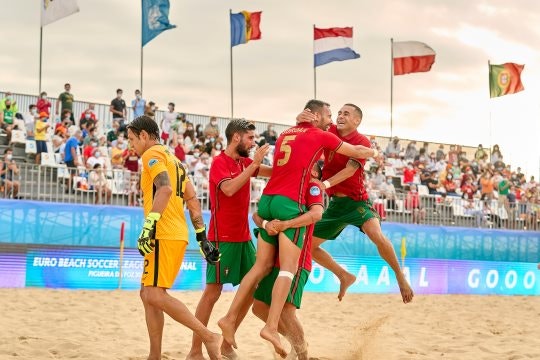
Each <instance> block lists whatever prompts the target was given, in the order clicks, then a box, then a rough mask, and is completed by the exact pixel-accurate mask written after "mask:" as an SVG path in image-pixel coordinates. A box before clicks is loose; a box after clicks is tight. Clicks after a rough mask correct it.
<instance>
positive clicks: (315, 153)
mask: <svg viewBox="0 0 540 360" xmlns="http://www.w3.org/2000/svg"><path fill="white" fill-rule="evenodd" d="M342 143H343V142H342V141H341V140H340V139H339V138H338V137H337V136H335V135H334V134H331V133H329V132H325V131H322V130H321V129H319V128H317V127H315V126H313V125H312V124H310V123H301V124H299V125H296V126H293V127H291V128H289V129H287V130H285V131H283V132H282V133H281V135H280V136H279V138H278V139H277V141H276V148H275V151H274V165H273V169H272V176H271V177H270V180H269V181H268V184H267V185H266V187H265V188H264V191H263V194H264V195H282V196H286V197H288V198H289V199H291V200H293V201H296V202H298V203H299V204H302V205H304V204H305V203H306V200H305V193H306V188H307V185H308V182H309V178H310V174H311V168H312V167H313V163H314V162H315V161H317V160H319V158H320V157H321V154H322V151H323V150H324V149H329V150H331V151H336V150H337V149H339V147H340V146H341V144H342Z"/></svg>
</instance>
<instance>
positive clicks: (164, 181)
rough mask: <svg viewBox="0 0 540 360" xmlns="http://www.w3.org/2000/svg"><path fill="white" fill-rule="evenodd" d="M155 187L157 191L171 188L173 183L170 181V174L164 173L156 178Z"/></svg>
mask: <svg viewBox="0 0 540 360" xmlns="http://www.w3.org/2000/svg"><path fill="white" fill-rule="evenodd" d="M154 185H155V186H156V189H159V188H160V187H163V186H171V181H170V179H169V174H167V172H166V171H162V172H160V173H159V174H157V176H156V177H155V178H154Z"/></svg>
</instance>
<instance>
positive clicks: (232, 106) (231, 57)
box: [229, 9, 234, 120]
mask: <svg viewBox="0 0 540 360" xmlns="http://www.w3.org/2000/svg"><path fill="white" fill-rule="evenodd" d="M231 16H232V9H229V23H230V22H231ZM229 27H230V25H229ZM230 32H231V39H232V28H231V30H230ZM232 48H233V46H232V40H230V41H229V50H230V66H231V120H232V119H233V118H234V85H233V49H232Z"/></svg>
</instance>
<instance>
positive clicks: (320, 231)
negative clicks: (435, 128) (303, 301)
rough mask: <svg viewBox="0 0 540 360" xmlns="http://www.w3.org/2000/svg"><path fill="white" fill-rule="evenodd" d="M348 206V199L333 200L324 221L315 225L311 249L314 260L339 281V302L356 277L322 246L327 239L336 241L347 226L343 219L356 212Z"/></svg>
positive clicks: (323, 218)
mask: <svg viewBox="0 0 540 360" xmlns="http://www.w3.org/2000/svg"><path fill="white" fill-rule="evenodd" d="M347 206H348V207H350V204H349V203H348V201H347V198H332V200H331V201H330V204H329V206H328V209H327V210H326V211H325V212H324V213H323V216H322V219H321V220H320V221H318V222H317V223H316V224H315V229H314V231H313V243H312V248H311V254H312V256H313V260H315V261H316V262H317V264H319V265H321V266H322V267H324V268H326V269H328V270H330V271H331V272H332V273H333V274H334V275H336V276H337V278H338V279H339V283H340V286H339V293H338V299H339V301H341V300H342V299H343V296H345V292H346V291H347V289H348V288H349V286H351V285H352V284H354V282H355V281H356V276H355V275H353V274H351V273H349V272H348V271H347V270H345V269H344V268H342V267H341V265H339V264H338V263H337V262H336V261H335V260H334V258H333V257H332V255H330V254H329V253H328V252H327V251H326V250H324V249H323V248H321V247H320V246H321V244H323V243H324V242H325V241H326V240H325V239H329V240H334V239H335V238H337V237H338V236H339V234H341V232H342V231H343V229H344V228H345V227H346V226H347V223H346V222H345V221H343V219H342V217H343V215H346V214H347V212H348V211H354V209H349V208H348V207H347Z"/></svg>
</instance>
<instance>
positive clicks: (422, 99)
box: [0, 0, 540, 176]
mask: <svg viewBox="0 0 540 360" xmlns="http://www.w3.org/2000/svg"><path fill="white" fill-rule="evenodd" d="M78 3H79V6H80V9H81V11H80V12H79V13H78V14H75V15H72V16H70V17H67V18H65V19H62V20H60V21H58V22H56V23H53V24H50V25H48V26H46V27H45V28H44V30H43V33H44V43H43V51H44V55H43V88H44V90H46V91H48V93H49V95H52V96H56V95H57V94H58V93H60V92H61V90H62V87H63V84H64V83H65V82H70V83H71V84H72V90H73V93H74V94H75V97H76V98H77V99H79V100H88V101H95V102H106V103H108V102H109V101H110V100H111V99H112V98H113V97H114V96H115V90H116V88H118V87H121V88H123V89H124V94H125V96H124V97H125V98H127V99H131V98H132V95H133V91H134V90H135V89H136V88H138V87H139V73H140V21H141V20H140V16H141V14H140V1H138V0H137V1H136V0H114V1H110V0H79V1H78ZM2 6H3V11H2V21H1V22H0V23H1V25H0V27H1V29H2V34H3V35H4V36H3V38H4V46H3V47H2V50H1V51H0V66H1V68H2V77H1V79H0V88H1V89H3V90H11V91H14V92H21V93H29V94H36V93H37V91H38V65H39V24H40V22H39V6H40V1H39V0H26V1H14V0H13V1H9V2H4V3H3V5H2ZM229 9H232V10H233V12H238V11H241V10H248V11H250V10H251V11H257V10H262V11H263V14H262V21H261V29H262V39H261V40H259V41H253V42H250V43H248V44H245V45H240V46H237V47H235V48H234V49H233V56H234V74H235V76H234V85H235V116H237V117H245V118H248V119H253V120H260V121H267V122H278V123H289V124H292V123H293V121H294V117H295V115H296V114H297V113H298V112H299V111H300V110H301V108H302V106H303V104H304V103H305V102H306V100H308V99H309V98H311V97H313V42H312V41H313V40H312V37H313V35H312V29H313V25H314V24H316V25H317V26H318V27H343V26H353V27H354V47H355V50H356V51H357V52H358V53H360V55H361V58H360V59H357V60H352V61H346V62H339V63H338V62H335V63H331V64H328V65H325V66H322V67H319V68H317V84H318V89H317V94H318V97H319V98H321V99H324V100H326V101H328V102H330V103H331V104H332V105H333V111H334V113H337V111H338V109H339V107H340V106H341V105H342V104H343V103H346V102H353V103H355V104H357V105H359V106H360V107H361V108H362V109H363V111H364V120H363V123H362V125H361V127H360V130H361V131H362V132H364V133H367V134H377V135H389V134H390V126H389V118H390V114H389V113H390V38H391V37H393V38H394V40H395V41H405V40H416V41H422V42H425V43H427V44H429V45H430V46H431V47H432V48H433V49H434V50H435V51H436V52H437V58H436V62H435V64H434V66H433V68H432V71H431V72H429V73H421V74H413V75H405V76H399V77H395V78H394V131H393V132H394V134H395V135H398V136H400V137H402V138H409V139H412V138H414V139H418V140H428V141H430V140H431V141H443V142H447V143H463V144H467V145H474V146H476V145H477V144H479V143H482V144H483V145H484V146H489V145H490V144H495V143H498V144H499V145H500V146H501V150H502V152H503V155H504V156H505V158H506V159H507V160H510V162H511V163H512V164H515V165H521V166H522V168H524V169H526V170H527V173H529V174H533V175H537V176H538V172H539V167H540V142H538V134H540V125H539V123H540V102H539V101H538V98H539V94H540V27H539V26H538V24H539V23H540V3H538V2H537V1H534V0H520V1H514V2H508V1H500V0H494V1H464V0H456V1H446V0H440V1H438V0H409V1H388V0H381V1H378V2H360V1H354V0H341V1H334V2H329V1H308V0H297V1H294V2H291V1H285V0H273V1H270V0H266V1H262V0H253V1H215V0H197V1H193V0H191V1H188V0H182V1H180V0H171V13H170V19H171V22H172V23H173V24H176V25H177V26H178V27H177V28H176V29H173V30H169V31H167V32H164V33H163V34H161V35H160V36H158V37H157V38H156V39H154V40H153V41H151V42H150V43H149V44H148V45H147V46H145V48H144V50H145V57H144V64H145V66H144V75H145V78H144V95H145V97H146V98H147V99H152V100H154V101H156V102H157V103H158V104H159V105H161V108H165V106H166V104H167V103H168V102H169V101H173V102H175V103H176V104H177V109H178V110H181V111H185V112H189V113H200V114H209V115H219V116H229V115H230V83H229V80H230V73H229V20H228V13H229ZM6 14H9V16H6ZM6 40H7V42H6ZM488 60H491V62H492V63H494V64H497V63H504V62H516V63H522V64H525V70H524V72H523V74H522V80H523V84H524V86H525V91H523V92H521V93H519V94H516V95H510V96H505V97H501V98H497V99H489V95H488V94H489V90H488V65H487V62H488Z"/></svg>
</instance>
